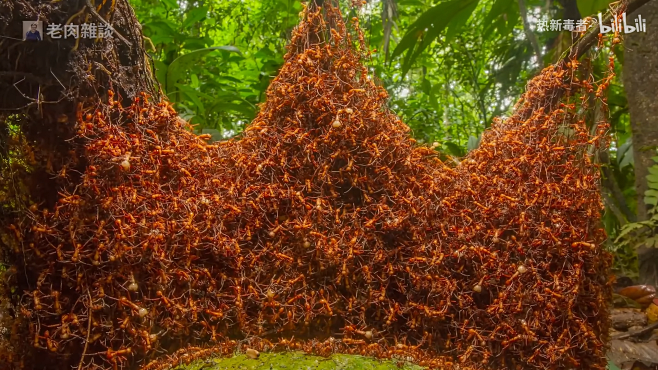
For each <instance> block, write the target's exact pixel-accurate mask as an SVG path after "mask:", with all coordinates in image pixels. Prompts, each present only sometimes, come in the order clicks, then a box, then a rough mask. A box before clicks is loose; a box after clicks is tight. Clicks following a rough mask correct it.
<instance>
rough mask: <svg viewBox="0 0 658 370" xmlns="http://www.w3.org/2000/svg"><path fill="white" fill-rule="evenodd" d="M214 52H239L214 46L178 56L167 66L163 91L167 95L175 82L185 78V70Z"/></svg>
mask: <svg viewBox="0 0 658 370" xmlns="http://www.w3.org/2000/svg"><path fill="white" fill-rule="evenodd" d="M215 50H225V51H229V52H236V53H240V50H238V48H236V47H235V46H214V47H211V48H204V49H199V50H194V51H192V52H190V53H187V54H184V55H181V56H179V57H178V58H176V59H175V60H174V61H173V62H171V64H170V65H169V68H168V70H167V78H166V80H165V91H166V92H167V93H169V92H170V91H171V90H172V89H173V88H174V86H175V85H176V82H177V81H178V80H180V79H182V78H184V77H185V73H186V71H187V70H189V69H190V68H191V67H192V66H194V65H196V64H197V62H198V61H199V60H201V59H202V58H203V57H205V56H206V55H208V54H209V53H211V52H213V51H215ZM170 99H171V97H170ZM172 101H176V100H172Z"/></svg>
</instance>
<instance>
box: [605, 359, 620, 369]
mask: <svg viewBox="0 0 658 370" xmlns="http://www.w3.org/2000/svg"><path fill="white" fill-rule="evenodd" d="M608 370H621V369H620V368H619V367H618V366H617V365H615V363H614V362H612V361H611V360H608Z"/></svg>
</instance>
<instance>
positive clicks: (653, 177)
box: [647, 175, 658, 184]
mask: <svg viewBox="0 0 658 370" xmlns="http://www.w3.org/2000/svg"><path fill="white" fill-rule="evenodd" d="M647 181H649V182H650V183H651V182H652V183H656V184H658V175H647Z"/></svg>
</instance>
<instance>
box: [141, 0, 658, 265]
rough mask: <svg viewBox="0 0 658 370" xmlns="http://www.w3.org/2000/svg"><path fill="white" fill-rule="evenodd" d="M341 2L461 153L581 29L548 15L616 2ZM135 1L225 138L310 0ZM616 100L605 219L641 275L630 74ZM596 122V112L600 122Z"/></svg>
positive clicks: (378, 68)
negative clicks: (553, 25)
mask: <svg viewBox="0 0 658 370" xmlns="http://www.w3.org/2000/svg"><path fill="white" fill-rule="evenodd" d="M326 1H329V0H326ZM334 1H338V0H334ZM339 2H340V3H341V6H342V9H343V10H344V11H345V12H347V14H346V15H347V16H348V17H352V16H358V17H359V18H360V19H361V24H362V27H363V29H364V31H365V33H366V34H365V36H366V39H367V41H368V42H369V45H370V48H371V50H373V53H372V56H371V58H370V59H369V60H367V61H365V62H366V64H367V65H368V67H369V68H370V70H371V74H372V76H373V78H374V79H375V82H376V83H377V84H380V85H382V86H384V87H385V88H386V89H387V90H388V91H389V93H390V107H391V108H392V109H393V110H394V111H395V112H396V113H397V114H398V115H399V116H400V117H401V118H402V119H403V120H404V122H406V123H407V124H408V125H409V126H410V127H411V129H412V131H413V135H414V137H415V138H416V139H417V140H418V141H419V142H421V143H437V146H438V149H439V150H441V151H442V152H444V153H446V154H449V155H452V156H455V157H457V158H458V157H461V156H463V155H465V154H466V153H467V152H468V151H469V150H472V149H474V148H476V147H477V146H478V144H479V137H480V134H481V133H482V131H483V130H485V129H486V128H487V127H488V126H489V125H490V124H491V122H492V119H493V118H494V117H496V116H505V115H506V114H508V113H509V112H510V110H511V108H512V107H513V104H514V102H515V101H516V100H517V99H518V98H519V97H520V95H521V93H522V92H523V88H524V86H525V84H526V83H527V81H528V80H529V79H530V78H532V77H533V76H534V75H535V74H536V73H537V72H538V71H539V70H541V69H542V68H543V67H545V66H547V65H549V64H550V63H552V62H554V61H556V60H557V59H558V58H559V57H560V56H561V55H563V53H564V52H565V51H566V50H567V49H568V47H569V46H570V45H571V43H572V34H571V32H569V31H562V32H560V31H540V30H539V29H538V27H537V23H538V21H539V20H541V19H544V20H546V19H548V20H551V19H574V20H575V19H578V18H579V17H583V18H584V17H587V16H596V14H597V13H598V12H601V11H603V12H605V11H606V10H607V8H608V6H609V5H610V3H611V1H608V0H578V1H576V0H561V1H557V0H554V1H551V0H548V1H547V0H521V1H519V0H443V1H441V0H434V1H428V0H369V1H368V2H367V4H366V5H365V6H364V7H363V8H362V9H360V10H358V11H355V10H352V8H350V6H349V4H348V3H349V1H347V0H340V1H339ZM131 3H132V4H133V6H134V7H135V10H136V13H137V16H138V19H139V20H140V22H141V23H142V25H143V30H144V34H145V36H146V38H145V44H146V45H147V48H149V49H150V55H151V58H152V60H153V63H154V66H155V67H156V74H157V78H158V80H159V81H160V83H161V84H162V88H163V90H164V91H165V92H166V94H167V96H168V97H169V99H170V100H171V101H172V102H174V103H175V106H176V108H177V109H178V110H179V112H180V113H181V115H182V116H183V118H185V119H188V120H190V121H191V122H192V123H193V124H195V125H197V126H196V128H197V129H198V130H199V132H204V133H210V134H212V135H213V138H214V139H215V140H221V139H225V138H228V137H232V136H234V135H237V134H239V133H240V132H241V130H242V129H243V127H244V125H245V124H246V123H248V122H250V120H252V119H253V118H254V116H255V115H256V113H257V111H258V104H259V103H261V102H263V101H264V99H265V91H266V89H267V86H268V85H269V83H270V81H271V80H272V78H274V77H275V76H276V74H277V71H278V69H279V68H280V67H281V65H282V63H283V55H284V54H285V52H286V48H285V46H286V44H287V40H288V39H289V37H290V34H291V31H292V29H293V27H294V26H295V25H296V24H297V22H298V17H299V13H300V11H301V10H302V4H301V3H300V2H299V0H131ZM523 15H525V16H523ZM524 24H525V25H527V27H524ZM608 53H609V51H608V50H607V49H594V50H592V51H590V52H589V55H588V57H589V59H590V60H591V64H590V65H587V66H585V68H589V71H590V72H591V73H592V74H593V75H594V76H595V78H596V79H599V78H600V77H601V76H603V73H604V72H605V70H606V68H607V64H608ZM616 55H617V61H616V65H615V70H616V71H617V73H618V75H619V74H620V72H621V66H622V64H623V51H621V49H619V48H618V49H617V50H616ZM607 108H608V110H609V117H608V120H609V122H610V125H611V134H612V143H611V148H610V150H609V151H607V152H605V153H603V154H604V156H602V158H599V160H600V161H601V162H602V165H603V166H602V167H603V170H602V173H603V177H604V179H603V184H602V188H601V191H602V195H603V198H604V201H605V205H606V208H605V214H604V218H603V221H604V225H605V228H606V231H607V233H608V236H609V240H608V247H609V248H610V250H611V251H613V252H614V253H615V255H616V257H617V258H616V262H615V265H616V269H617V270H618V272H619V273H621V274H624V275H626V276H629V277H636V276H637V254H636V253H635V248H636V247H637V245H638V243H644V242H646V240H653V243H655V241H656V240H657V239H656V236H655V230H656V228H655V225H656V223H655V222H656V218H657V217H658V215H657V214H656V212H654V213H653V218H652V219H651V221H650V222H654V224H652V225H653V227H652V226H651V225H648V224H646V223H643V224H639V225H638V224H636V223H635V221H636V219H635V208H636V194H635V185H634V181H635V179H634V168H633V166H634V163H633V152H632V149H631V148H632V145H633V143H632V136H631V132H630V121H629V114H628V102H627V100H626V94H625V92H624V88H623V86H622V83H621V79H619V78H615V80H614V81H613V83H612V85H611V87H610V89H609V92H608V107H607ZM594 121H595V119H594V117H592V118H591V122H590V124H593V123H594ZM654 169H655V171H654V172H651V173H652V176H658V167H654ZM652 184H654V185H655V184H656V183H655V182H654V183H652ZM656 191H658V189H656V188H653V189H651V193H649V194H647V197H645V200H646V201H647V202H648V203H647V204H650V205H652V206H655V205H656V199H657V198H656V197H657V196H658V193H656ZM647 222H649V221H647ZM651 238H653V239H651ZM614 241H616V242H614Z"/></svg>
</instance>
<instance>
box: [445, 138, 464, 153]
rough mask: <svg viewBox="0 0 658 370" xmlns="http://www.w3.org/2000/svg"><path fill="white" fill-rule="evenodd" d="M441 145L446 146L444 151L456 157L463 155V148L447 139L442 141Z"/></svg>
mask: <svg viewBox="0 0 658 370" xmlns="http://www.w3.org/2000/svg"><path fill="white" fill-rule="evenodd" d="M443 146H444V147H445V148H446V151H447V152H448V153H450V154H452V155H454V156H456V157H463V156H464V155H465V154H466V153H464V148H462V147H461V146H459V145H457V144H455V143H453V142H451V141H448V142H445V143H443Z"/></svg>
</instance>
